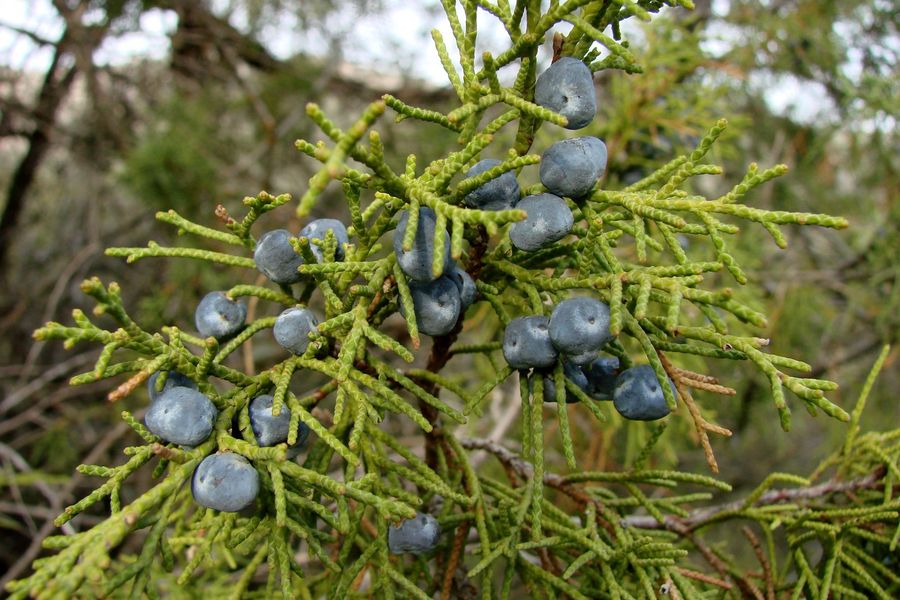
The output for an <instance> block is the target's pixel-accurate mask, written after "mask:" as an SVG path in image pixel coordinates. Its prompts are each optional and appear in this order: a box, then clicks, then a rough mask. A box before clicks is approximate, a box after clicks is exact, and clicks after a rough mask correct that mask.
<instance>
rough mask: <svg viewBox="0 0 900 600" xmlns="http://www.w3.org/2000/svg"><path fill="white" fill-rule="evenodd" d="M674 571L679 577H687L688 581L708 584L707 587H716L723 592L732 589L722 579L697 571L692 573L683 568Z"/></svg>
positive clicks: (676, 568)
mask: <svg viewBox="0 0 900 600" xmlns="http://www.w3.org/2000/svg"><path fill="white" fill-rule="evenodd" d="M674 569H675V571H677V572H678V574H679V575H682V576H684V577H687V578H688V579H693V580H695V581H702V582H703V583H708V584H709V585H714V586H716V587H720V588H722V589H723V590H729V591H730V590H731V589H733V587H732V585H731V584H730V583H728V582H727V581H725V580H724V579H719V578H717V577H713V576H712V575H707V574H706V573H700V572H698V571H692V570H690V569H685V568H684V567H674Z"/></svg>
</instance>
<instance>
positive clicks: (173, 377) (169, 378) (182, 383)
mask: <svg viewBox="0 0 900 600" xmlns="http://www.w3.org/2000/svg"><path fill="white" fill-rule="evenodd" d="M159 376H160V372H159V371H157V372H156V373H154V374H153V375H151V376H150V377H149V378H148V379H147V393H148V394H149V395H150V402H155V401H156V399H157V398H159V397H160V395H161V394H162V393H163V392H165V391H166V390H170V389H172V388H173V387H186V388H191V389H192V390H196V389H197V384H196V383H195V382H194V380H193V379H191V378H190V377H188V376H187V375H184V374H182V373H179V372H178V371H169V372H167V373H166V381H165V383H163V387H162V389H161V390H159V391H157V390H156V382H157V381H158V380H159Z"/></svg>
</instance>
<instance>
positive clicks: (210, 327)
mask: <svg viewBox="0 0 900 600" xmlns="http://www.w3.org/2000/svg"><path fill="white" fill-rule="evenodd" d="M246 318H247V307H246V306H245V305H244V303H243V302H238V301H236V300H230V299H229V298H228V296H226V295H225V292H210V293H208V294H207V295H205V296H204V297H203V299H202V300H201V301H200V304H198V305H197V310H196V311H195V312H194V324H195V325H196V326H197V331H198V332H200V335H201V336H203V337H214V338H216V339H217V340H222V339H225V338H227V337H230V336H232V335H234V334H235V333H237V332H238V331H240V330H241V328H242V327H243V326H244V320H245V319H246Z"/></svg>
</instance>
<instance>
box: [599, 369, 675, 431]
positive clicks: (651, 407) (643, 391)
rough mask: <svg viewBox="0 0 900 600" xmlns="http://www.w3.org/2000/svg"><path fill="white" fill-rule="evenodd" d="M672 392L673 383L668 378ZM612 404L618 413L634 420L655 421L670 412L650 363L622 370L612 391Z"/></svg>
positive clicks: (673, 388)
mask: <svg viewBox="0 0 900 600" xmlns="http://www.w3.org/2000/svg"><path fill="white" fill-rule="evenodd" d="M668 383H669V386H670V387H671V388H672V394H674V395H675V397H676V398H677V397H678V396H677V393H676V391H675V385H674V384H673V383H672V381H671V380H669V382H668ZM613 404H614V405H615V407H616V410H617V411H619V414H620V415H622V416H623V417H625V418H626V419H632V420H635V421H655V420H656V419H662V418H663V417H665V416H666V415H668V414H669V412H671V411H670V410H669V405H668V404H666V399H665V396H663V391H662V388H661V387H660V385H659V379H657V377H656V373H655V372H654V371H653V367H651V366H650V365H639V366H637V367H632V368H630V369H626V370H624V371H622V373H621V374H620V375H619V377H618V379H617V380H616V389H615V390H614V391H613Z"/></svg>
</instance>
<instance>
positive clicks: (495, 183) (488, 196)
mask: <svg viewBox="0 0 900 600" xmlns="http://www.w3.org/2000/svg"><path fill="white" fill-rule="evenodd" d="M499 164H501V163H500V161H499V160H495V159H493V158H486V159H484V160H480V161H478V162H477V163H476V164H475V166H474V167H472V168H471V169H469V170H468V171H466V179H468V178H470V177H475V176H476V175H481V174H482V173H484V172H485V171H487V170H489V169H493V168H494V167H496V166H498V165H499ZM520 195H521V190H520V189H519V182H518V181H517V180H516V174H515V173H514V172H512V171H507V172H506V173H504V174H503V175H501V176H500V177H497V178H495V179H491V180H490V181H488V182H487V183H485V184H483V185H481V186H479V187H477V188H475V189H474V190H472V191H471V192H469V193H468V194H466V205H468V206H470V207H471V208H477V209H480V210H507V209H510V208H512V207H513V206H515V204H516V202H518V201H519V196H520Z"/></svg>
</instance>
